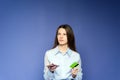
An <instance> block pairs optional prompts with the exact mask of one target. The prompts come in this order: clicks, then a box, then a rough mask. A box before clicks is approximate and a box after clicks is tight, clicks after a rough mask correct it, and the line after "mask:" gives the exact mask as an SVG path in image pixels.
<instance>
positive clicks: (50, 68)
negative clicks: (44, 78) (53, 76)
mask: <svg viewBox="0 0 120 80" xmlns="http://www.w3.org/2000/svg"><path fill="white" fill-rule="evenodd" d="M47 67H48V69H49V70H50V72H52V73H54V71H55V69H56V68H57V67H58V65H55V64H53V63H52V64H50V65H47Z"/></svg>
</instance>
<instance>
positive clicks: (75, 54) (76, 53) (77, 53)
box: [72, 50, 80, 56]
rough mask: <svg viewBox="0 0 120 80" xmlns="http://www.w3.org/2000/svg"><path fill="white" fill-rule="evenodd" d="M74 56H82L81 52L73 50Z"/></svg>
mask: <svg viewBox="0 0 120 80" xmlns="http://www.w3.org/2000/svg"><path fill="white" fill-rule="evenodd" d="M72 55H73V56H80V54H79V52H77V51H73V50H72Z"/></svg>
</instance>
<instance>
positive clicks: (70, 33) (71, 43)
mask: <svg viewBox="0 0 120 80" xmlns="http://www.w3.org/2000/svg"><path fill="white" fill-rule="evenodd" d="M60 28H64V29H65V31H66V33H67V40H68V47H69V48H70V49H72V50H73V51H76V45H75V37H74V33H73V30H72V28H71V26H70V25H68V24H62V25H60V26H59V27H58V28H57V30H56V36H55V41H54V46H53V48H55V47H56V46H57V45H59V43H58V39H57V34H58V30H59V29H60Z"/></svg>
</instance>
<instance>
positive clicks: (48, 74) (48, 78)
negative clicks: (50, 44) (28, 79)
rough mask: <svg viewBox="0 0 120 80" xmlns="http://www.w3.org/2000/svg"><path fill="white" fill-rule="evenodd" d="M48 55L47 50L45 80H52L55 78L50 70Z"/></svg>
mask: <svg viewBox="0 0 120 80" xmlns="http://www.w3.org/2000/svg"><path fill="white" fill-rule="evenodd" d="M49 64H50V63H49V61H48V57H47V52H46V53H45V57H44V80H52V79H54V73H52V72H50V71H49V69H48V67H47V65H49Z"/></svg>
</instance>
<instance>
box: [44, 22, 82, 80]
mask: <svg viewBox="0 0 120 80" xmlns="http://www.w3.org/2000/svg"><path fill="white" fill-rule="evenodd" d="M44 59H45V60H44V79H45V80H82V68H81V59H80V55H79V53H78V52H77V51H76V46H75V38H74V33H73V30H72V28H71V26H70V25H68V24H63V25H60V26H59V27H58V29H57V31H56V36H55V42H54V46H53V48H52V49H50V50H48V51H46V53H45V58H44ZM73 63H78V66H76V67H71V66H73V65H74V64H73ZM72 64H73V65H72Z"/></svg>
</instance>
